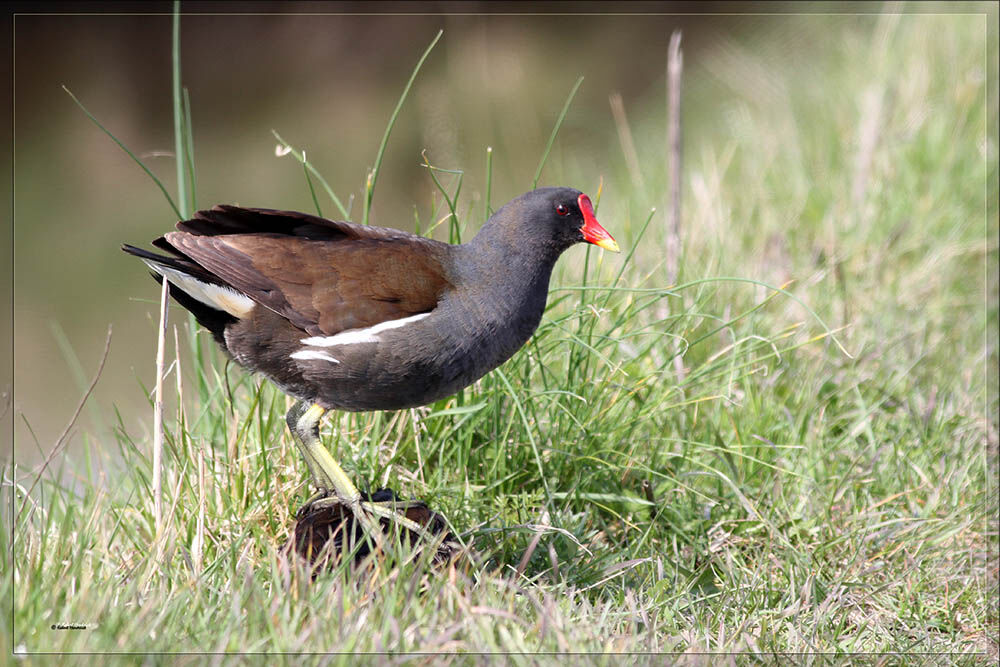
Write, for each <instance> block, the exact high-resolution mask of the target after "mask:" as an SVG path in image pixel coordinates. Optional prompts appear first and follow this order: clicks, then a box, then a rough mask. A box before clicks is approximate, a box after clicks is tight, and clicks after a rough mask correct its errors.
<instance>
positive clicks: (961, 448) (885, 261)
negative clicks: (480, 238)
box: [0, 16, 998, 664]
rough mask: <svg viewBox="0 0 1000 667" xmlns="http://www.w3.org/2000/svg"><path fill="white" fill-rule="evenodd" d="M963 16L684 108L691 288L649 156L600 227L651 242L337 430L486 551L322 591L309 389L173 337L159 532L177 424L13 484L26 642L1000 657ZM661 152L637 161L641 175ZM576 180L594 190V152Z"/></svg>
mask: <svg viewBox="0 0 1000 667" xmlns="http://www.w3.org/2000/svg"><path fill="white" fill-rule="evenodd" d="M967 25H968V26H971V27H970V28H969V29H968V30H963V31H951V30H946V31H940V30H936V29H935V27H934V24H933V23H932V21H931V17H914V16H902V17H895V18H893V17H892V16H886V17H882V18H881V19H879V21H878V22H877V24H876V22H874V21H873V22H870V23H868V24H865V26H867V27H860V28H855V29H852V30H845V31H844V34H843V36H842V37H843V39H844V40H845V41H846V46H847V47H848V48H845V49H843V51H840V52H838V53H837V55H835V56H831V57H830V58H828V59H827V60H826V61H824V62H823V63H822V67H823V69H822V77H819V79H821V81H822V83H821V84H819V83H817V81H816V77H815V72H812V71H810V72H806V71H802V70H797V69H795V68H794V67H792V66H790V65H788V64H787V62H786V61H785V60H783V59H782V58H781V53H780V51H779V50H778V49H777V48H775V49H774V52H771V51H768V49H766V48H765V49H762V50H761V51H759V52H755V53H754V54H749V53H742V55H741V58H742V62H744V63H749V65H747V69H746V71H747V72H750V73H751V74H753V73H754V72H758V73H760V72H766V73H767V76H768V77H769V78H768V81H767V82H766V83H768V84H769V85H770V86H771V88H770V89H771V90H777V91H779V93H781V94H777V95H773V96H771V97H770V98H768V99H764V100H759V101H758V103H757V104H756V105H748V104H746V103H745V102H738V103H734V104H733V105H732V106H730V107H723V108H720V109H718V110H716V112H715V113H714V115H706V116H704V117H701V118H693V119H692V120H691V122H690V123H689V125H688V127H687V136H688V137H692V136H697V137H704V139H703V140H700V141H697V142H693V141H691V140H690V139H689V140H688V144H687V146H688V150H687V156H686V165H687V166H686V176H685V184H686V187H685V193H684V196H685V199H684V202H685V203H684V207H685V208H684V219H685V226H684V227H683V228H682V239H683V244H684V253H683V256H682V258H681V266H680V275H681V278H680V284H678V285H676V286H665V278H664V275H665V268H664V266H663V263H662V253H661V250H660V249H661V248H663V247H664V243H665V238H666V230H665V229H664V225H663V224H662V223H661V221H662V216H661V214H660V213H656V214H650V213H649V209H648V207H646V206H645V204H644V202H646V201H648V199H647V198H648V197H649V196H650V195H649V193H645V192H638V191H635V190H633V189H630V188H629V187H628V185H627V184H628V183H629V182H630V175H629V172H628V170H626V169H625V168H624V166H623V167H622V169H621V171H620V172H613V173H611V174H610V175H609V176H608V183H607V185H606V189H607V191H609V192H614V193H615V199H616V200H617V201H615V199H610V198H609V197H608V196H607V195H606V196H605V201H604V207H603V210H602V211H599V213H600V217H601V219H602V221H604V224H605V225H606V226H607V227H608V228H609V229H610V230H611V231H612V233H613V234H615V236H616V238H618V240H619V242H620V243H621V245H622V247H623V248H624V249H625V252H623V254H622V256H608V255H601V254H600V253H598V252H597V251H591V250H586V251H585V250H584V249H582V248H577V249H575V250H573V251H571V253H572V255H571V257H566V258H564V259H563V260H562V261H561V263H560V265H559V267H558V269H557V275H556V277H555V279H554V281H553V289H552V292H551V294H550V301H549V308H548V311H547V313H546V316H545V318H544V320H543V323H542V325H541V327H540V328H539V330H538V332H537V334H536V335H535V337H534V338H533V339H532V341H531V342H530V343H529V344H528V345H527V346H526V347H525V349H524V350H522V351H521V352H520V353H519V354H518V355H516V356H515V357H514V359H512V360H511V361H510V362H508V363H507V364H505V365H504V366H503V367H501V368H500V369H499V370H497V371H495V372H493V373H491V374H490V375H488V376H487V377H486V378H484V379H483V380H482V381H480V382H479V383H477V384H476V385H474V386H472V387H470V388H468V389H466V390H464V391H463V392H462V393H460V394H459V395H457V396H455V397H453V398H449V399H447V400H444V401H441V402H439V403H437V404H434V405H431V406H427V407H426V408H422V409H419V410H409V411H405V412H398V413H391V414H382V413H380V414H359V415H356V414H343V415H336V416H335V417H334V418H332V419H331V420H330V421H328V422H327V423H326V426H325V428H324V440H325V442H326V443H327V444H328V446H330V447H331V449H333V450H334V451H335V453H336V454H337V455H339V456H340V457H341V459H342V460H344V461H346V462H348V466H349V468H351V469H352V471H353V474H354V475H355V478H356V479H358V480H363V481H364V482H367V483H368V484H370V485H371V487H372V488H378V487H381V486H386V485H387V486H391V487H392V488H394V489H396V490H398V491H399V492H400V493H401V494H402V495H404V496H413V497H418V498H421V499H424V500H426V501H427V502H428V503H429V504H430V505H431V506H432V507H433V508H435V509H437V510H439V511H441V512H443V513H444V514H445V515H446V516H447V517H448V519H449V520H450V522H451V523H452V525H453V526H455V528H456V529H457V531H458V532H459V533H460V534H461V535H462V538H463V539H464V540H466V541H468V542H470V543H472V544H473V545H474V547H475V549H476V550H477V552H478V553H479V554H480V555H481V558H482V560H481V564H480V565H479V566H475V567H469V568H453V569H448V570H445V571H440V572H439V571H434V570H431V569H429V568H428V567H426V565H425V564H424V563H422V562H420V561H419V560H417V561H415V562H409V563H405V564H401V565H394V564H391V563H390V564H386V563H381V564H374V565H373V566H372V567H371V568H370V569H369V570H366V571H363V572H352V571H351V570H350V569H348V568H346V567H341V568H339V569H337V570H335V571H333V572H330V573H326V574H322V575H320V576H319V577H317V578H316V579H315V580H313V579H311V578H310V573H309V572H308V571H307V570H306V569H305V568H304V567H303V566H302V565H301V564H299V563H297V562H295V561H293V560H289V559H288V558H286V557H285V555H284V554H283V552H282V546H283V544H284V542H285V540H286V539H287V537H288V531H289V528H290V527H291V524H292V521H293V514H294V511H295V509H296V508H297V507H298V505H299V503H300V502H301V501H302V500H303V498H304V497H305V496H306V495H307V493H308V492H309V489H307V488H306V475H305V466H304V465H302V462H301V461H299V460H298V459H297V456H296V453H295V450H294V447H293V446H292V443H291V439H290V436H289V435H288V433H287V431H286V429H285V424H284V420H283V415H284V412H285V410H286V408H287V407H288V405H289V403H288V401H287V399H285V398H284V397H283V396H282V395H281V394H280V393H279V392H278V391H277V390H275V389H274V388H273V387H272V386H270V385H269V384H267V383H266V382H261V381H260V380H258V379H254V378H251V377H248V376H246V375H245V374H243V373H242V372H241V371H239V370H238V369H235V368H232V367H227V366H225V365H223V364H221V363H215V364H212V363H208V362H207V361H206V362H205V363H202V364H196V365H195V366H194V367H189V365H190V362H188V361H187V357H185V356H182V355H180V354H179V350H180V349H181V345H180V343H179V342H178V339H185V340H186V338H187V337H188V336H189V332H188V331H187V330H186V329H185V328H184V327H181V328H180V333H179V334H178V333H177V330H176V329H175V330H174V331H173V333H171V334H170V335H168V341H169V340H171V337H173V340H174V341H175V344H174V347H175V350H176V351H177V353H178V356H179V360H178V362H177V363H178V364H179V365H178V366H177V367H175V368H174V369H173V371H172V374H171V376H170V378H169V379H170V380H172V382H171V383H170V384H172V385H173V386H174V387H175V389H176V392H177V393H178V394H180V395H183V396H186V397H187V400H184V399H183V398H181V399H180V400H178V405H179V406H180V407H179V408H178V409H177V410H176V412H175V414H174V415H173V416H172V418H171V419H168V422H167V424H166V433H165V436H166V446H165V451H164V463H165V466H164V476H163V503H164V507H165V510H166V511H165V515H164V522H165V525H164V528H163V530H162V531H161V532H160V533H159V534H157V531H156V528H155V520H154V516H153V507H152V501H151V480H152V478H153V473H152V466H151V456H150V454H149V448H150V442H151V432H152V426H150V430H149V432H141V433H136V432H132V431H130V430H129V429H127V428H126V427H125V425H124V422H123V420H121V419H120V417H119V428H118V437H117V440H116V441H115V442H114V443H108V442H99V443H92V446H91V447H90V448H89V449H88V450H87V451H86V452H85V455H84V456H82V457H81V458H80V459H79V460H74V461H71V462H70V461H66V460H63V459H60V458H56V459H55V466H54V468H55V469H50V470H48V471H46V472H45V474H44V475H43V476H42V477H41V479H40V480H39V481H38V483H37V486H36V487H35V491H34V493H32V494H31V496H30V497H26V496H25V494H26V492H27V491H28V489H29V487H31V486H32V485H34V484H35V483H36V479H37V473H36V472H35V471H29V470H25V469H22V468H21V467H19V466H17V465H16V464H12V465H10V466H8V467H7V469H6V470H5V483H6V484H8V485H10V486H13V490H14V493H13V501H14V502H13V505H8V506H7V507H6V508H5V511H4V513H3V521H4V530H3V531H2V537H0V540H3V544H2V546H3V548H4V551H5V552H9V553H11V554H12V559H11V560H10V561H6V560H5V561H4V565H3V568H4V573H3V574H4V576H3V578H2V584H0V586H2V587H3V589H4V594H5V597H6V598H7V599H11V600H12V601H13V605H12V612H13V617H12V618H11V619H9V620H10V621H11V622H12V623H7V622H5V623H4V627H5V631H4V633H3V634H2V635H0V637H2V640H0V641H2V642H3V643H4V644H5V645H4V647H3V648H4V651H10V650H13V649H15V648H16V649H17V650H18V651H20V652H24V651H26V652H46V651H58V652H83V651H110V652H148V651H155V652H160V651H162V652H204V651H219V652H328V651H329V652H357V651H375V652H382V651H388V652H393V653H404V652H428V653H437V652H470V653H472V652H489V653H492V652H536V651H542V652H595V653H615V652H640V653H645V652H706V651H711V652H755V653H772V652H780V653H785V652H805V653H840V654H843V653H850V652H865V653H869V652H870V653H886V652H901V653H915V654H918V653H923V654H933V655H934V656H936V657H935V658H934V660H935V662H938V661H945V662H948V661H950V662H958V663H967V662H970V661H975V660H982V661H986V660H987V657H988V656H989V657H992V658H995V656H996V654H997V645H996V643H995V637H996V635H997V632H998V617H997V607H996V597H997V594H998V591H997V570H996V563H997V560H996V551H997V530H996V514H997V510H998V502H997V485H996V478H995V475H994V473H995V469H996V464H997V432H998V423H997V417H996V415H997V409H998V403H997V378H996V368H997V363H998V358H997V346H996V339H997V328H996V318H997V299H996V294H997V281H996V280H997V278H996V268H997V252H998V244H997V229H996V226H995V222H996V220H997V214H998V211H997V187H996V184H997V135H996V127H997V97H996V89H995V85H994V86H993V87H992V88H991V89H990V90H989V91H987V86H986V84H987V82H988V81H993V82H994V83H995V81H996V76H995V75H996V72H995V71H983V66H984V60H983V49H984V48H988V49H989V60H988V63H995V62H996V56H997V50H996V42H995V40H993V41H991V42H989V43H988V44H987V43H986V42H985V35H984V34H983V31H982V30H981V26H980V25H978V24H976V23H974V21H971V20H970V21H969V22H968V24H967ZM873 36H874V37H875V38H873ZM733 48H735V47H733ZM731 52H732V51H730V53H731ZM425 57H426V53H425ZM723 65H725V62H723ZM706 66H708V67H711V66H713V63H712V62H709V63H707V64H706ZM990 67H993V65H989V66H988V67H987V70H990ZM873 81H874V83H873ZM411 83H412V80H411ZM577 85H579V84H577ZM408 86H409V84H408ZM575 90H576V88H574V89H573V91H574V92H575ZM830 90H836V91H838V94H837V95H835V96H831V95H830V94H829V91H830ZM710 92H711V91H710V90H702V91H701V94H705V95H708V94H710ZM691 94H692V96H693V97H694V98H695V99H697V95H698V94H699V91H698V90H697V89H696V90H693V91H691ZM570 97H572V93H571V95H570ZM402 101H403V100H402V99H401V100H400V106H402ZM397 111H398V107H397ZM564 113H565V110H564ZM657 113H659V114H660V115H659V116H656V115H655V114H652V113H651V114H650V116H649V119H648V120H646V117H645V116H643V115H642V114H639V115H638V116H637V117H638V118H640V120H639V121H638V122H637V123H636V125H635V126H634V127H632V128H628V129H629V132H633V133H634V134H635V136H636V137H637V139H638V141H637V144H638V145H639V146H644V147H645V146H651V145H657V146H658V145H662V138H660V137H662V132H663V129H662V126H661V124H660V120H659V119H662V109H661V110H660V111H659V112H657ZM393 117H394V118H395V114H394V116H393ZM189 126H190V124H189V121H188V127H189ZM710 127H711V128H714V131H713V132H709V130H708V129H707V128H710ZM987 128H988V136H984V131H986V129H987ZM387 134H388V133H387ZM872 136H873V137H874V140H869V139H866V137H872ZM657 142H659V143H657ZM556 143H557V144H558V139H557V140H556ZM551 145H552V144H551V142H550V146H549V147H550V148H551ZM188 152H189V153H190V150H189V151H188ZM540 152H543V151H540ZM544 152H545V153H547V152H548V150H547V149H545V151H544ZM663 161H664V160H663V159H662V156H661V155H658V154H657V153H656V152H655V151H648V154H640V155H639V156H638V164H639V166H640V168H641V169H642V170H643V176H644V179H643V180H644V182H645V183H647V184H655V183H665V182H666V179H665V178H664V173H663V170H664V167H663V164H662V163H663ZM301 162H302V163H303V164H304V165H306V166H308V163H306V162H305V156H304V155H302V157H301ZM560 163H561V164H562V165H563V166H562V167H560V168H561V169H562V170H563V171H564V172H565V173H564V175H565V176H566V177H567V180H574V182H575V180H578V179H576V176H578V174H577V171H580V172H581V173H585V172H583V171H582V170H584V169H585V166H584V165H586V164H587V163H586V160H585V159H584V158H583V156H574V154H573V153H572V149H571V148H570V147H564V148H563V149H562V152H561V156H560ZM488 164H491V162H488ZM426 167H427V168H428V173H429V174H430V175H431V176H433V177H434V182H435V183H437V184H438V187H439V190H440V193H441V197H440V199H439V201H440V202H441V203H440V207H441V210H440V211H433V212H431V214H430V215H428V216H426V217H425V218H424V219H422V220H419V221H418V222H419V223H420V228H422V229H424V230H425V233H426V230H427V229H428V227H432V226H433V225H434V224H435V223H438V222H443V221H444V220H445V219H448V220H449V229H451V232H450V234H451V236H453V237H455V236H457V235H458V234H461V233H462V232H463V231H464V230H465V229H468V230H469V231H470V232H471V230H474V229H475V228H476V227H477V226H478V222H479V221H478V217H477V218H476V219H475V220H474V221H473V215H474V214H473V212H472V211H473V210H476V211H478V210H480V209H479V206H483V210H487V209H488V207H489V206H490V203H489V201H488V199H487V201H486V202H481V201H480V202H474V204H475V205H473V204H472V203H470V204H468V205H467V206H466V205H465V203H464V202H463V201H462V200H461V199H460V198H459V190H460V188H461V183H462V177H463V175H462V174H457V175H454V174H449V173H448V171H447V170H437V169H436V168H434V167H432V166H431V165H430V164H429V163H427V164H426ZM550 167H551V165H550ZM550 167H546V168H550ZM314 176H318V174H315V173H314ZM449 176H451V177H452V180H453V181H454V183H451V182H450V181H449V180H448V177H449ZM320 178H321V177H320ZM439 178H440V180H438V179H439ZM588 178H590V177H589V176H588ZM184 180H185V179H184V178H181V179H180V181H181V182H184ZM484 180H485V181H487V182H488V180H489V174H487V175H486V176H485V178H484ZM321 183H325V182H323V181H321ZM371 183H372V185H374V179H372V180H371ZM526 185H528V184H526ZM449 187H451V188H453V189H454V193H453V194H452V193H450V192H449V190H448V188H449ZM650 187H653V186H652V185H651V186H650ZM327 190H328V191H329V192H331V193H332V190H329V188H328V187H327ZM592 194H593V192H592ZM364 196H366V197H370V196H371V192H370V191H367V192H365V193H364ZM984 197H985V199H986V201H985V203H984ZM335 201H338V206H339V200H335ZM368 201H369V200H368V199H366V200H365V206H364V208H365V210H366V211H367V210H368ZM340 208H342V207H340ZM608 208H612V209H613V214H610V215H609V214H608V213H607V209H608ZM984 214H985V216H986V221H985V222H984ZM581 256H585V261H580V260H581ZM781 286H784V290H782V291H779V290H777V289H776V288H778V287H781ZM984 292H985V299H984ZM174 312H175V313H178V312H179V311H176V310H175V311H174ZM175 318H176V315H175ZM821 321H823V322H826V323H827V324H828V325H829V326H830V327H832V328H833V329H835V330H836V333H835V336H836V337H837V339H838V340H839V341H841V342H842V344H843V346H844V349H841V347H840V346H838V345H837V344H836V343H835V342H834V337H833V335H831V330H830V329H828V328H827V327H826V326H824V325H822V324H821ZM150 335H153V334H152V332H150ZM845 350H846V351H845ZM678 357H679V359H680V363H679V364H678V363H677V362H676V361H675V360H676V359H678ZM181 366H184V368H183V372H181V370H182V369H181ZM192 376H193V377H194V378H195V381H196V382H197V383H198V385H199V386H203V387H205V388H206V392H205V396H204V398H203V399H201V398H199V399H198V400H191V398H192V396H196V395H197V392H192V391H190V388H189V386H188V384H186V383H189V382H190V378H191V377H192ZM142 390H143V391H146V388H145V387H143V388H142ZM147 395H148V391H147ZM12 537H13V541H12V542H11V538H12ZM4 613H5V614H6V611H5V612H4ZM5 620H7V619H6V618H5ZM58 623H63V624H72V623H79V624H86V625H87V626H88V628H87V629H86V630H53V629H51V626H52V625H53V624H58ZM7 628H12V630H13V634H10V631H9V630H7ZM635 659H636V660H638V658H635ZM843 659H844V660H846V658H843ZM352 660H353V659H352V658H350V657H349V656H342V657H341V658H340V659H339V661H340V662H343V663H345V664H346V663H348V662H350V661H352ZM513 661H515V662H518V661H522V662H526V663H530V662H531V660H529V659H526V658H513Z"/></svg>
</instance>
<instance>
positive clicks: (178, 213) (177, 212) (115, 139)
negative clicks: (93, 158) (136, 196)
mask: <svg viewBox="0 0 1000 667" xmlns="http://www.w3.org/2000/svg"><path fill="white" fill-rule="evenodd" d="M62 89H63V90H65V91H66V94H67V95H69V96H70V97H71V98H73V101H74V102H76V105H77V106H78V107H80V109H81V110H82V111H83V113H85V114H87V118H89V119H90V120H91V122H93V123H94V125H96V126H97V127H99V128H100V129H101V131H102V132H104V134H106V135H108V136H109V137H111V141H113V142H115V143H116V144H118V147H119V148H121V149H122V150H123V151H125V153H126V154H127V155H128V156H129V157H130V158H132V159H133V160H135V163H136V164H137V165H139V166H140V167H142V170H143V171H144V172H146V175H147V176H149V177H150V178H151V179H153V182H154V183H156V187H158V188H160V192H162V193H163V196H164V197H166V198H167V203H168V204H170V208H172V209H173V211H174V214H175V215H176V216H177V219H178V220H179V219H181V218H183V217H184V216H183V215H181V211H180V209H178V208H177V204H175V203H174V200H173V198H172V197H171V196H170V193H169V192H167V189H166V188H165V187H163V183H161V182H160V179H158V178H157V177H156V176H155V175H154V174H153V172H151V171H150V170H149V167H147V166H146V165H145V164H143V162H142V160H140V159H139V158H137V157H136V156H135V154H134V153H133V152H132V151H130V150H129V149H128V148H126V147H125V144H123V143H122V142H120V141H119V140H118V137H116V136H115V135H113V134H111V132H110V131H108V129H107V128H106V127H104V126H103V125H101V123H100V122H99V121H98V120H97V119H96V118H94V114H92V113H90V112H89V111H87V107H85V106H83V103H82V102H81V101H80V100H78V99H77V98H76V95H74V94H73V93H72V92H71V91H70V89H69V88H67V87H66V86H63V87H62Z"/></svg>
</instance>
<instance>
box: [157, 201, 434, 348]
mask: <svg viewBox="0 0 1000 667" xmlns="http://www.w3.org/2000/svg"><path fill="white" fill-rule="evenodd" d="M215 213H220V214H224V217H223V216H222V215H220V216H216V220H211V219H208V218H209V216H211V215H212V214H215ZM199 216H201V217H196V218H195V220H192V221H185V222H182V223H179V224H178V229H180V230H183V231H177V232H170V233H168V234H166V235H165V236H164V239H165V240H166V242H167V243H169V244H170V245H171V246H173V247H174V248H175V249H176V250H178V251H180V252H181V253H183V254H184V255H185V256H187V257H189V258H191V259H192V260H194V261H195V262H197V264H198V265H199V266H201V267H202V268H203V269H205V270H207V271H208V272H210V273H211V274H212V275H213V276H215V277H217V278H218V279H219V280H221V281H223V282H225V283H226V284H227V285H230V286H232V287H234V288H235V289H237V290H239V291H240V292H243V293H244V294H246V295H247V296H249V297H250V298H251V299H253V300H254V301H256V302H258V303H260V304H262V305H264V306H266V307H267V308H270V309H271V310H273V311H275V312H277V313H278V314H280V315H282V316H284V317H286V318H288V320H289V321H290V322H291V323H292V324H294V325H295V326H297V327H299V328H300V329H303V330H304V331H306V332H308V333H309V334H310V335H333V334H335V333H337V332H340V331H344V330H346V329H356V328H362V327H369V326H373V325H375V324H378V323H380V322H385V321H387V320H393V319H399V318H402V317H408V316H410V315H415V314H417V313H424V312H428V311H430V310H433V309H434V308H435V307H436V306H437V303H438V299H439V297H440V295H441V293H442V292H443V291H444V289H445V288H446V287H447V286H448V281H447V278H446V274H445V270H444V268H443V266H442V261H443V259H444V257H445V255H446V253H447V252H448V248H449V246H448V245H447V244H444V243H439V242H437V241H433V240H431V239H425V238H422V237H419V236H414V235H412V234H406V233H405V232H400V231H398V230H392V229H384V228H379V227H368V226H363V225H355V224H352V223H342V222H334V221H330V220H324V219H322V218H316V217H315V216H307V215H305V214H301V213H286V212H281V211H269V210H262V209H236V208H234V207H216V209H213V210H212V211H205V212H201V213H199ZM220 219H221V222H220ZM282 221H284V222H282ZM282 226H284V230H285V231H284V232H282V231H278V230H280V229H282Z"/></svg>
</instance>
